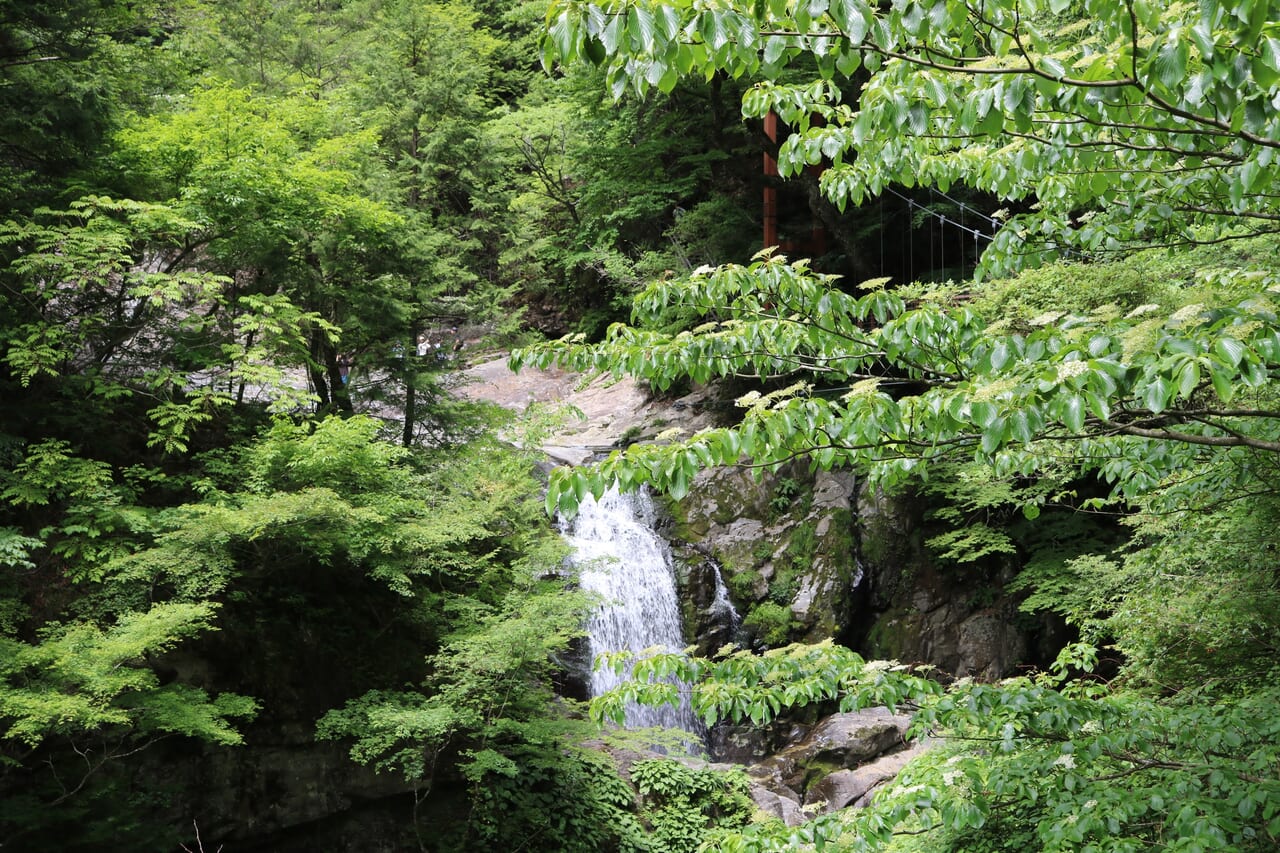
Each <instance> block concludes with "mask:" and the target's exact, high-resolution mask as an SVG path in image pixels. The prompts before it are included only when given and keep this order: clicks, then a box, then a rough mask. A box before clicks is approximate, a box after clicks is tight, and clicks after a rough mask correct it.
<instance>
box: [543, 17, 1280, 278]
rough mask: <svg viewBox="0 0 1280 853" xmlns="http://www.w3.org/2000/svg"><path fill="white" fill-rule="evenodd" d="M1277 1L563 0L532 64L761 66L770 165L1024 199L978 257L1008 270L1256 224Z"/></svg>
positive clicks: (1265, 178)
mask: <svg viewBox="0 0 1280 853" xmlns="http://www.w3.org/2000/svg"><path fill="white" fill-rule="evenodd" d="M1277 20H1280V16H1278V15H1277V8H1276V4H1275V3H1274V2H1253V0H1211V1H1210V2H1203V3H1195V4H1192V3H1176V4H1172V5H1168V6H1160V5H1158V4H1154V3H1149V2H1146V0H1126V2H1115V0H1082V2H1071V0H1047V2H1046V1H1045V0H988V2H983V3H981V4H973V3H966V2H956V1H955V0H940V2H931V3H902V2H894V3H887V4H876V3H868V2H864V0H806V2H789V0H767V2H752V3H747V2H742V0H726V2H717V3H703V2H693V0H664V2H655V0H604V1H603V2H589V0H588V1H587V2H584V0H561V2H557V3H555V4H553V5H552V7H551V10H550V11H549V13H548V24H549V29H548V34H547V37H546V38H545V40H544V42H543V63H544V64H545V65H547V66H548V67H550V66H551V65H552V64H554V63H556V62H564V63H568V62H572V61H577V60H582V59H586V60H588V61H590V62H592V63H595V64H597V65H599V66H600V67H601V68H602V69H603V71H604V74H605V78H606V83H607V85H608V86H609V88H610V90H611V92H612V94H613V96H614V98H620V97H621V96H622V95H623V94H624V93H625V92H626V91H627V90H628V89H631V90H634V91H635V92H637V93H639V94H641V95H643V94H644V93H645V92H647V91H649V90H650V89H652V88H657V89H658V90H660V91H662V92H670V91H671V90H672V89H673V88H674V86H675V85H676V82H677V81H678V80H679V79H680V78H681V77H682V76H692V75H697V76H703V77H705V78H706V79H708V80H710V79H712V77H714V76H715V75H716V74H728V75H732V76H734V77H740V76H744V75H745V76H748V77H752V78H760V79H761V82H759V83H758V84H757V85H756V86H755V87H754V88H752V89H750V90H749V91H748V92H747V93H746V95H745V97H744V99H743V113H744V115H746V116H748V117H752V118H759V117H762V116H764V115H765V114H767V113H768V112H770V111H772V112H775V113H777V114H778V115H779V116H780V117H781V118H782V120H783V121H784V122H786V123H788V124H789V125H791V126H792V127H793V128H795V131H796V132H795V133H793V134H792V135H791V137H790V138H789V139H788V140H787V141H786V143H785V144H784V145H783V146H782V150H781V152H780V155H779V158H778V163H779V169H780V171H781V172H782V174H783V175H784V176H785V175H788V174H796V173H799V172H800V171H802V170H803V169H804V168H806V167H807V166H812V165H816V164H819V163H824V164H828V165H829V166H830V168H828V169H827V170H826V172H825V173H824V174H823V176H822V189H823V191H824V193H825V194H826V195H827V196H828V198H830V199H831V200H832V201H834V202H836V203H837V204H838V205H840V206H842V207H843V206H844V205H846V204H853V205H858V204H861V203H862V201H863V200H864V199H865V198H867V197H870V196H875V195H878V194H880V193H881V192H882V191H883V190H884V188H885V187H887V186H889V185H892V184H900V185H904V186H907V187H911V186H915V185H917V184H919V185H921V186H938V187H941V188H942V189H943V190H944V191H945V190H946V189H948V188H949V187H950V186H952V185H955V184H961V183H963V184H965V185H967V186H970V187H973V188H975V189H981V190H983V191H986V192H990V193H992V194H994V195H996V196H997V197H999V198H1002V199H1006V200H1011V201H1023V200H1027V201H1034V202H1035V203H1036V204H1035V206H1034V209H1031V210H1028V211H1026V212H1025V213H1021V214H1019V215H1017V216H1015V217H1013V218H1012V219H1011V220H1010V221H1009V222H1008V223H1007V224H1006V225H1005V227H1003V228H1002V229H1000V231H999V233H998V234H997V235H995V237H994V241H993V243H992V246H991V248H990V249H989V250H988V251H987V253H986V256H985V257H984V259H983V264H984V265H985V266H986V267H987V268H988V269H990V270H994V271H1008V270H1010V269H1015V268H1019V267H1021V266H1024V265H1028V264H1030V265H1034V264H1035V263H1036V262H1038V261H1041V260H1043V259H1046V258H1052V257H1060V256H1062V255H1063V254H1064V253H1066V254H1071V253H1072V252H1075V253H1080V252H1084V253H1088V254H1091V255H1099V254H1106V253H1112V252H1116V251H1122V250H1125V249H1127V248H1129V247H1132V246H1134V245H1153V244H1165V243H1174V244H1180V243H1194V242H1198V241H1206V240H1216V239H1224V238H1230V236H1231V235H1234V234H1237V233H1238V232H1239V230H1240V229H1244V230H1247V231H1249V232H1253V233H1257V232H1261V231H1275V230H1276V224H1277V223H1280V207H1278V206H1277V205H1278V204H1280V196H1277V195H1276V194H1275V193H1274V192H1273V191H1272V190H1273V187H1274V180H1275V157H1276V153H1277V149H1280V110H1277V109H1276V104H1275V101H1274V98H1275V87H1276V84H1277V82H1280V25H1278V24H1277ZM784 69H786V70H788V71H793V70H799V71H798V74H803V73H804V71H808V73H809V74H811V75H812V76H811V77H810V78H809V79H808V80H806V79H805V78H804V77H802V76H801V77H799V79H800V82H798V83H791V82H787V83H783V82H779V78H780V77H781V76H782V74H783V71H784ZM797 76H798V75H797ZM793 79H795V78H794V77H793ZM816 118H820V119H821V120H820V121H818V120H815V119H816ZM1082 211H1088V212H1087V213H1085V214H1084V215H1081V212H1082ZM1197 226H1208V227H1209V228H1210V230H1209V231H1208V232H1198V231H1196V230H1195V229H1196V227H1197Z"/></svg>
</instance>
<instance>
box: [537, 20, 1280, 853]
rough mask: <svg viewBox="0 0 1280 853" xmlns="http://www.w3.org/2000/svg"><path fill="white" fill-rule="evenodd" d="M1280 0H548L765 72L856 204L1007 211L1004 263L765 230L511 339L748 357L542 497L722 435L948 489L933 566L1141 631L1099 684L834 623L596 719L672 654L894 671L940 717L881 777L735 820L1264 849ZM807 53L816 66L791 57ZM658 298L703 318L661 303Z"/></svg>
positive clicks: (1127, 634)
mask: <svg viewBox="0 0 1280 853" xmlns="http://www.w3.org/2000/svg"><path fill="white" fill-rule="evenodd" d="M1278 11H1280V10H1278V9H1277V7H1276V6H1275V4H1274V3H1246V2H1209V3H1200V4H1194V5H1193V4H1175V5H1174V6H1171V7H1169V8H1167V9H1161V8H1158V7H1156V6H1153V5H1150V4H1143V3H1141V2H1131V3H1111V2H1083V3H1078V4H1073V3H1068V2H1049V3H1045V4H1041V3H1031V4H1028V3H1025V2H1001V0H997V2H994V3H987V4H983V5H982V6H981V7H980V8H979V7H974V6H972V5H968V4H963V3H951V2H939V3H933V4H910V3H893V4H889V5H882V6H875V5H867V4H864V3H860V2H832V3H827V2H825V0H819V2H815V3H786V2H781V0H779V2H767V3H756V4H754V5H753V4H736V3H726V4H711V5H707V4H698V3H684V2H671V3H649V2H636V0H618V2H608V3H592V2H577V1H576V0H567V2H562V3H559V4H557V5H556V6H555V7H553V10H552V13H551V21H552V26H551V28H550V33H549V36H548V38H547V40H546V42H545V43H544V61H545V62H547V63H548V64H550V63H554V62H556V61H568V60H574V59H579V58H581V59H586V60H589V61H590V62H591V63H593V64H595V65H597V66H599V67H600V68H602V69H603V71H604V74H605V77H606V80H607V82H608V83H609V84H610V85H611V86H612V89H613V92H614V93H615V95H616V94H621V93H622V92H624V91H626V90H628V89H632V90H635V91H640V92H644V91H648V90H650V89H651V88H655V87H656V88H657V89H659V90H661V91H668V90H670V89H671V88H672V87H673V86H674V85H676V83H677V81H678V80H679V79H680V78H681V77H682V76H684V75H688V74H692V75H698V76H704V77H708V78H709V77H711V76H713V75H715V74H717V73H728V74H731V75H734V76H738V75H761V76H763V77H765V78H766V79H765V81H764V82H762V83H760V84H759V85H757V86H756V87H754V88H753V89H751V90H749V91H748V93H747V94H746V95H745V97H744V99H743V112H744V114H745V115H747V116H752V117H759V116H763V115H764V114H766V113H767V112H769V111H774V112H776V113H777V114H778V115H779V116H781V117H782V118H783V120H785V121H786V122H788V123H789V124H790V125H791V126H792V127H793V128H795V132H794V133H793V134H792V135H791V136H790V138H789V139H788V141H787V142H786V143H785V144H784V145H783V146H782V151H781V153H780V157H779V160H780V167H781V169H782V171H783V172H784V173H796V172H799V171H800V170H801V169H803V168H805V167H806V166H813V165H818V164H822V165H824V166H826V167H827V168H826V169H825V171H824V173H823V176H822V188H823V191H824V192H825V193H826V194H827V196H828V197H829V198H830V199H831V200H832V201H833V202H835V203H837V204H839V205H847V204H851V205H857V204H860V203H862V202H863V201H864V200H865V199H867V198H869V197H872V196H875V195H877V194H879V193H881V192H882V191H885V190H886V189H887V188H892V186H894V185H896V186H900V187H911V186H914V185H916V184H921V185H924V186H933V187H937V188H939V189H941V190H942V191H944V192H945V191H947V190H949V189H951V188H952V187H953V186H960V185H963V186H967V187H969V188H973V189H981V190H985V191H987V192H990V193H993V194H995V195H996V196H997V197H999V198H1000V199H1001V200H1002V201H1004V202H1006V203H1008V204H1009V205H1010V207H1011V208H1012V209H1013V210H1014V211H1016V212H1015V213H1014V214H1012V215H1006V219H1005V221H1004V223H1003V225H1002V226H1001V227H1000V229H999V231H998V233H996V234H995V235H994V237H993V239H992V240H991V242H990V245H989V247H988V248H987V249H986V251H985V253H984V255H983V259H982V267H981V269H980V273H982V274H984V275H986V276H988V277H990V276H991V275H1004V276H1006V278H1005V279H1002V280H995V281H990V280H988V281H986V282H985V283H978V282H976V281H975V282H971V283H969V284H968V285H967V286H966V287H965V288H964V289H961V288H959V287H955V286H944V287H933V288H923V287H918V286H917V287H905V288H901V287H900V288H897V289H894V290H890V289H887V288H886V287H885V284H886V281H885V280H883V279H881V280H877V281H871V282H865V283H862V284H858V285H856V287H850V286H849V285H847V284H842V283H840V282H837V281H836V280H835V279H834V278H832V277H830V276H824V275H819V274H817V273H815V272H814V271H813V270H812V269H811V267H810V265H809V264H808V263H806V262H804V261H799V262H796V263H788V262H787V261H786V259H785V258H782V257H781V256H779V255H776V254H771V253H768V252H766V253H762V254H761V255H760V256H757V258H756V259H755V260H754V262H753V263H751V264H749V265H736V264H728V265H722V266H719V267H717V268H714V269H713V268H711V267H707V268H705V269H702V270H698V271H696V272H695V273H694V274H693V275H692V276H689V277H687V278H684V279H680V280H668V281H660V282H655V283H653V284H651V285H650V286H649V287H648V288H647V289H646V290H645V291H643V292H642V293H640V294H638V295H637V297H636V299H635V301H634V308H633V325H632V326H622V325H618V326H615V327H613V328H611V329H610V330H609V332H608V334H607V336H606V338H605V340H604V341H603V342H601V343H599V344H597V345H594V346H587V345H584V343H583V342H582V341H580V340H574V339H565V340H563V341H560V342H555V343H552V344H548V345H544V346H541V347H537V348H533V349H530V350H527V351H524V352H520V353H517V354H516V356H515V357H514V358H513V364H515V365H516V366H519V365H521V364H529V363H532V364H539V365H543V364H549V363H556V364H562V365H570V366H573V367H575V368H579V369H587V370H601V371H607V372H612V373H614V374H615V375H619V374H623V373H630V374H633V375H636V376H639V377H642V378H644V379H646V380H648V381H650V382H652V383H655V384H657V385H658V386H659V387H666V386H667V385H669V384H672V383H676V382H680V381H684V380H686V379H688V378H692V379H693V380H694V381H700V382H704V381H710V380H714V379H716V378H720V377H728V376H738V377H742V376H755V377H758V378H759V379H760V380H761V381H762V385H761V387H760V389H759V390H757V391H752V392H750V393H749V394H747V395H746V396H744V397H742V398H741V399H740V400H739V401H738V402H739V405H740V407H741V408H742V414H741V419H740V422H739V423H737V424H735V425H733V426H729V427H722V428H718V429H710V430H704V431H702V432H699V433H698V434H695V435H692V436H685V437H682V438H680V439H679V440H677V441H674V442H673V443H671V444H669V445H666V446H661V447H659V446H636V447H632V448H629V449H627V450H626V451H619V452H616V453H614V454H613V455H611V456H610V457H609V458H608V459H607V460H605V461H604V462H603V463H601V464H599V465H597V466H595V467H594V468H593V469H587V470H573V471H569V470H561V471H559V472H557V474H556V475H555V476H553V480H552V484H551V488H550V492H549V494H548V498H547V501H548V506H549V507H558V508H560V509H561V510H563V511H568V512H572V511H574V509H575V507H576V506H577V505H578V503H580V502H581V501H582V500H583V499H585V496H586V495H587V494H588V493H593V494H599V493H600V492H601V491H602V490H603V489H604V488H606V487H607V486H608V485H609V484H611V483H612V482H614V481H615V480H616V481H619V482H621V483H622V484H623V485H624V486H633V485H638V484H641V483H649V484H654V485H657V486H658V487H660V488H663V489H665V490H667V491H669V492H670V493H672V494H673V495H675V496H676V497H679V496H681V495H683V494H684V493H685V492H686V491H687V490H688V488H689V486H690V483H691V481H692V479H693V476H694V474H695V473H696V472H697V471H698V469H700V468H702V467H704V466H707V465H719V464H741V463H743V462H746V463H750V464H753V465H756V466H759V467H761V468H771V469H777V468H778V467H779V466H781V465H783V464H786V463H788V462H790V461H792V460H794V459H797V458H800V459H807V460H809V461H810V463H811V464H812V465H813V466H814V467H815V468H819V469H826V468H832V467H852V468H854V469H855V470H858V471H862V472H864V473H865V474H867V475H868V476H869V477H870V478H871V480H872V482H873V484H875V485H878V486H880V487H882V488H890V489H892V488H912V489H915V490H917V491H920V492H922V493H924V494H926V495H929V496H931V498H932V499H933V500H934V501H936V502H938V503H935V505H934V512H933V514H932V519H933V521H934V522H935V523H937V524H941V525H942V526H943V532H941V533H938V534H937V535H935V536H933V538H932V539H931V540H930V543H929V544H930V546H931V547H932V548H933V550H934V552H935V553H936V555H937V556H938V557H939V559H940V560H941V561H942V562H943V563H944V564H946V563H951V564H955V565H976V564H981V563H982V562H983V561H989V560H992V559H1003V560H1017V561H1019V563H1020V564H1022V565H1024V566H1025V569H1024V570H1023V572H1022V574H1021V575H1020V576H1019V577H1018V578H1017V580H1016V582H1015V585H1016V586H1017V587H1019V588H1021V589H1022V590H1024V591H1025V592H1027V593H1028V594H1029V595H1028V598H1027V599H1026V602H1025V605H1024V606H1025V607H1026V608H1027V609H1031V610H1035V609H1045V610H1050V611H1055V612H1057V613H1059V614H1061V615H1062V616H1064V617H1065V618H1066V619H1067V621H1068V622H1069V623H1070V624H1072V625H1074V626H1075V627H1076V628H1077V629H1079V631H1080V632H1081V634H1082V635H1083V637H1084V638H1085V639H1086V640H1087V641H1089V643H1091V644H1099V645H1111V646H1113V647H1114V648H1115V649H1117V650H1118V651H1119V652H1121V653H1122V655H1123V657H1122V662H1121V664H1120V668H1119V672H1118V678H1115V679H1114V680H1113V681H1112V682H1111V683H1110V684H1107V683H1104V682H1103V681H1102V680H1101V679H1097V680H1095V678H1094V677H1092V676H1090V675H1089V673H1090V672H1092V671H1093V670H1094V669H1095V666H1096V660H1095V655H1096V654H1097V652H1096V651H1095V648H1094V646H1092V645H1086V646H1080V647H1074V646H1073V647H1071V648H1069V649H1068V650H1067V652H1066V653H1064V656H1063V657H1062V658H1061V659H1060V661H1059V664H1058V667H1057V668H1056V669H1055V670H1054V671H1053V672H1052V673H1049V674H1044V675H1039V676H1032V677H1028V678H1018V679H1012V680H1008V681H1005V682H1002V683H1001V684H999V685H980V684H971V683H968V682H965V681H961V682H959V683H956V684H954V685H952V686H950V687H948V688H944V687H942V686H940V685H939V684H937V683H935V682H933V681H930V680H925V679H924V678H922V677H920V676H921V675H923V674H924V673H913V672H911V671H904V670H903V669H902V668H901V667H895V666H893V665H882V664H867V663H864V662H863V661H862V660H861V659H860V658H858V657H857V656H856V655H853V654H852V653H850V652H847V651H846V650H843V649H840V648H838V647H816V648H803V647H796V648H790V649H785V650H779V651H775V652H770V653H768V654H766V655H765V656H763V657H759V656H752V655H747V654H744V653H737V654H733V655H731V656H729V657H727V658H724V659H717V660H712V661H701V660H689V659H685V658H682V657H679V656H675V657H673V656H665V655H660V656H657V657H654V658H652V659H650V660H648V661H645V662H642V663H640V664H637V668H636V674H637V679H638V680H637V682H636V683H632V684H629V685H626V686H624V687H623V688H620V689H619V690H618V691H617V694H616V696H613V697H608V698H606V699H604V700H602V701H600V702H598V703H597V704H596V706H595V712H596V713H597V714H599V715H602V716H604V717H616V716H617V713H618V711H619V706H618V705H617V704H616V703H618V702H619V701H622V700H623V699H628V698H630V699H639V700H641V701H648V702H664V701H670V700H671V696H670V695H669V688H666V687H665V686H663V685H661V684H651V683H647V681H646V679H647V678H648V676H649V675H650V674H651V673H652V674H653V675H655V676H661V677H666V676H669V675H672V674H676V675H679V676H682V677H684V678H686V679H687V680H689V681H691V682H693V683H694V684H695V686H694V688H693V703H694V707H695V709H696V710H697V711H698V712H699V713H701V714H703V715H704V717H705V719H706V720H707V721H708V722H711V721H713V720H716V719H720V718H723V717H728V718H730V719H733V720H743V719H747V720H751V721H752V722H755V723H760V722H763V721H766V720H770V719H772V718H773V717H774V716H776V715H778V714H779V713H781V712H784V711H786V710H787V709H790V708H794V707H797V706H802V705H806V704H812V703H814V702H817V701H838V702H839V703H840V705H841V707H863V706H865V705H867V704H878V703H888V704H889V705H890V706H891V707H893V706H901V707H906V708H909V709H911V710H912V711H913V712H914V715H915V716H914V722H913V730H914V732H915V734H917V735H926V734H927V735H929V736H931V737H933V738H935V739H937V740H938V742H939V746H938V747H936V748H935V749H934V750H933V751H931V752H930V753H929V754H928V755H927V756H926V757H925V758H923V759H920V760H918V761H917V762H915V763H913V764H912V765H910V766H909V767H908V769H907V770H906V771H904V772H903V774H902V776H901V777H900V779H899V780H898V781H897V783H896V784H895V785H894V786H893V787H892V788H891V789H889V790H888V791H887V792H886V793H884V794H883V795H882V796H881V797H879V798H878V799H877V800H876V802H875V804H874V805H873V806H872V807H870V808H867V809H863V810H860V811H848V812H838V813H836V814H833V815H830V816H826V817H822V818H819V819H816V820H814V821H812V822H810V823H808V824H806V825H804V826H803V827H801V828H800V829H798V830H787V829H785V828H783V827H778V826H773V827H770V826H764V827H761V828H759V829H758V830H756V831H751V832H748V833H745V834H743V835H741V836H738V837H736V838H735V839H730V840H726V841H723V842H721V844H720V846H719V848H718V849H726V850H766V849H787V850H795V849H815V850H823V849H832V848H836V849H854V850H860V849H868V850H869V849H894V850H898V849H901V850H908V849H911V850H950V849H967V850H968V849H971V850H1000V849H1019V850H1022V849H1029V848H1034V849H1044V850H1077V849H1087V850H1137V849H1151V848H1154V849H1188V850H1192V849H1194V850H1208V849H1233V850H1255V849H1256V850H1263V849H1271V848H1273V847H1274V846H1275V845H1276V843H1277V840H1278V839H1280V811H1277V808H1276V806H1275V795H1276V792H1275V779H1276V770H1277V767H1278V766H1280V764H1278V762H1280V754H1277V752H1276V750H1275V737H1276V730H1275V716H1274V713H1272V712H1271V711H1269V710H1266V709H1268V708H1273V707H1274V706H1275V703H1276V702H1277V699H1280V696H1278V695H1277V692H1276V688H1275V675H1276V669H1275V663H1274V650H1275V649H1276V648H1277V641H1278V640H1280V630H1278V629H1280V625H1278V624H1277V622H1276V619H1275V613H1276V609H1275V605H1276V598H1275V596H1276V590H1277V588H1280V581H1278V575H1277V572H1276V562H1275V558H1274V548H1275V545H1274V541H1275V538H1274V529H1273V525H1272V523H1271V522H1270V521H1269V519H1270V518H1271V517H1272V512H1273V505H1274V502H1275V499H1276V492H1275V485H1274V484H1275V478H1274V476H1273V473H1274V470H1275V465H1276V458H1277V457H1276V454H1277V452H1280V442H1278V440H1280V412H1277V408H1276V405H1275V403H1276V399H1277V395H1278V393H1280V385H1278V384H1277V381H1278V380H1280V319H1278V314H1277V303H1276V293H1277V291H1278V290H1280V280H1278V279H1277V270H1276V267H1275V258H1276V242H1275V237H1274V233H1273V232H1274V230H1275V229H1274V222H1275V221H1276V211H1275V206H1274V205H1275V195H1274V193H1272V192H1270V191H1269V188H1270V187H1271V186H1272V185H1273V182H1274V179H1275V177H1276V174H1277V172H1276V166H1275V163H1274V156H1275V152H1276V150H1277V148H1280V126H1278V125H1277V118H1276V117H1277V115H1280V112H1277V111H1276V109H1275V102H1274V99H1275V96H1276V83H1277V81H1278V80H1280V54H1278V53H1277V52H1276V46H1277V45H1278V44H1280V42H1277V40H1276V39H1277V36H1278V35H1280V32H1278V31H1277V30H1276V23H1275V22H1276V20H1277V17H1278V15H1277V12H1278ZM797 62H809V63H812V65H811V67H812V69H813V70H812V76H811V77H810V78H808V79H807V80H805V79H802V80H801V81H800V82H799V83H795V82H794V81H790V80H789V81H787V82H780V81H779V79H778V78H779V77H780V76H782V74H783V69H784V68H787V67H791V68H794V67H795V65H796V63H797ZM819 118H820V119H821V120H820V121H819V120H818V119H819ZM1028 202H1033V203H1028ZM1006 213H1007V212H1006ZM1195 245H1201V246H1202V248H1200V249H1198V250H1195V251H1190V250H1188V249H1187V248H1185V247H1188V246H1195ZM1157 246H1162V247H1165V249H1166V250H1167V249H1168V247H1181V248H1178V249H1177V250H1176V251H1172V252H1166V251H1165V250H1159V249H1153V248H1149V247H1157ZM1144 247H1145V248H1147V250H1146V251H1145V252H1137V253H1133V251H1134V250H1135V249H1142V248H1144ZM1041 265H1043V266H1041ZM1037 266H1040V268H1039V269H1034V267H1037ZM855 284H856V283H855ZM673 317H678V318H683V319H688V318H690V317H692V318H694V319H693V320H692V321H690V322H688V324H687V325H686V326H685V327H684V328H680V327H676V328H673V327H672V325H671V319H672V318H673ZM1070 511H1074V512H1075V513H1080V512H1093V513H1102V514H1104V515H1106V516H1108V517H1110V518H1111V519H1112V521H1111V522H1110V523H1108V524H1106V525H1103V526H1100V525H1090V524H1089V523H1088V522H1083V521H1081V518H1082V517H1081V516H1078V515H1077V516H1076V517H1075V519H1073V520H1068V519H1071V515H1070ZM1019 517H1020V518H1019ZM1117 523H1119V525H1120V527H1119V528H1118V527H1116V524H1117ZM948 527H949V529H947V528H948ZM1122 529H1127V534H1128V535H1120V534H1121V532H1122Z"/></svg>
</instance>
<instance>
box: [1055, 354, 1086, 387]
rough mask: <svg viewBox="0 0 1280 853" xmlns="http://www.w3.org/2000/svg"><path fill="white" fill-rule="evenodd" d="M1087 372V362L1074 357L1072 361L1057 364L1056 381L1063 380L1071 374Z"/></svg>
mask: <svg viewBox="0 0 1280 853" xmlns="http://www.w3.org/2000/svg"><path fill="white" fill-rule="evenodd" d="M1088 372H1089V364H1088V362H1084V361H1080V360H1079V359H1075V360H1073V361H1064V362H1062V363H1061V364H1059V365H1058V381H1059V382H1065V381H1066V380H1068V379H1070V378H1071V377H1073V376H1080V375H1081V374H1084V373H1088Z"/></svg>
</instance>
